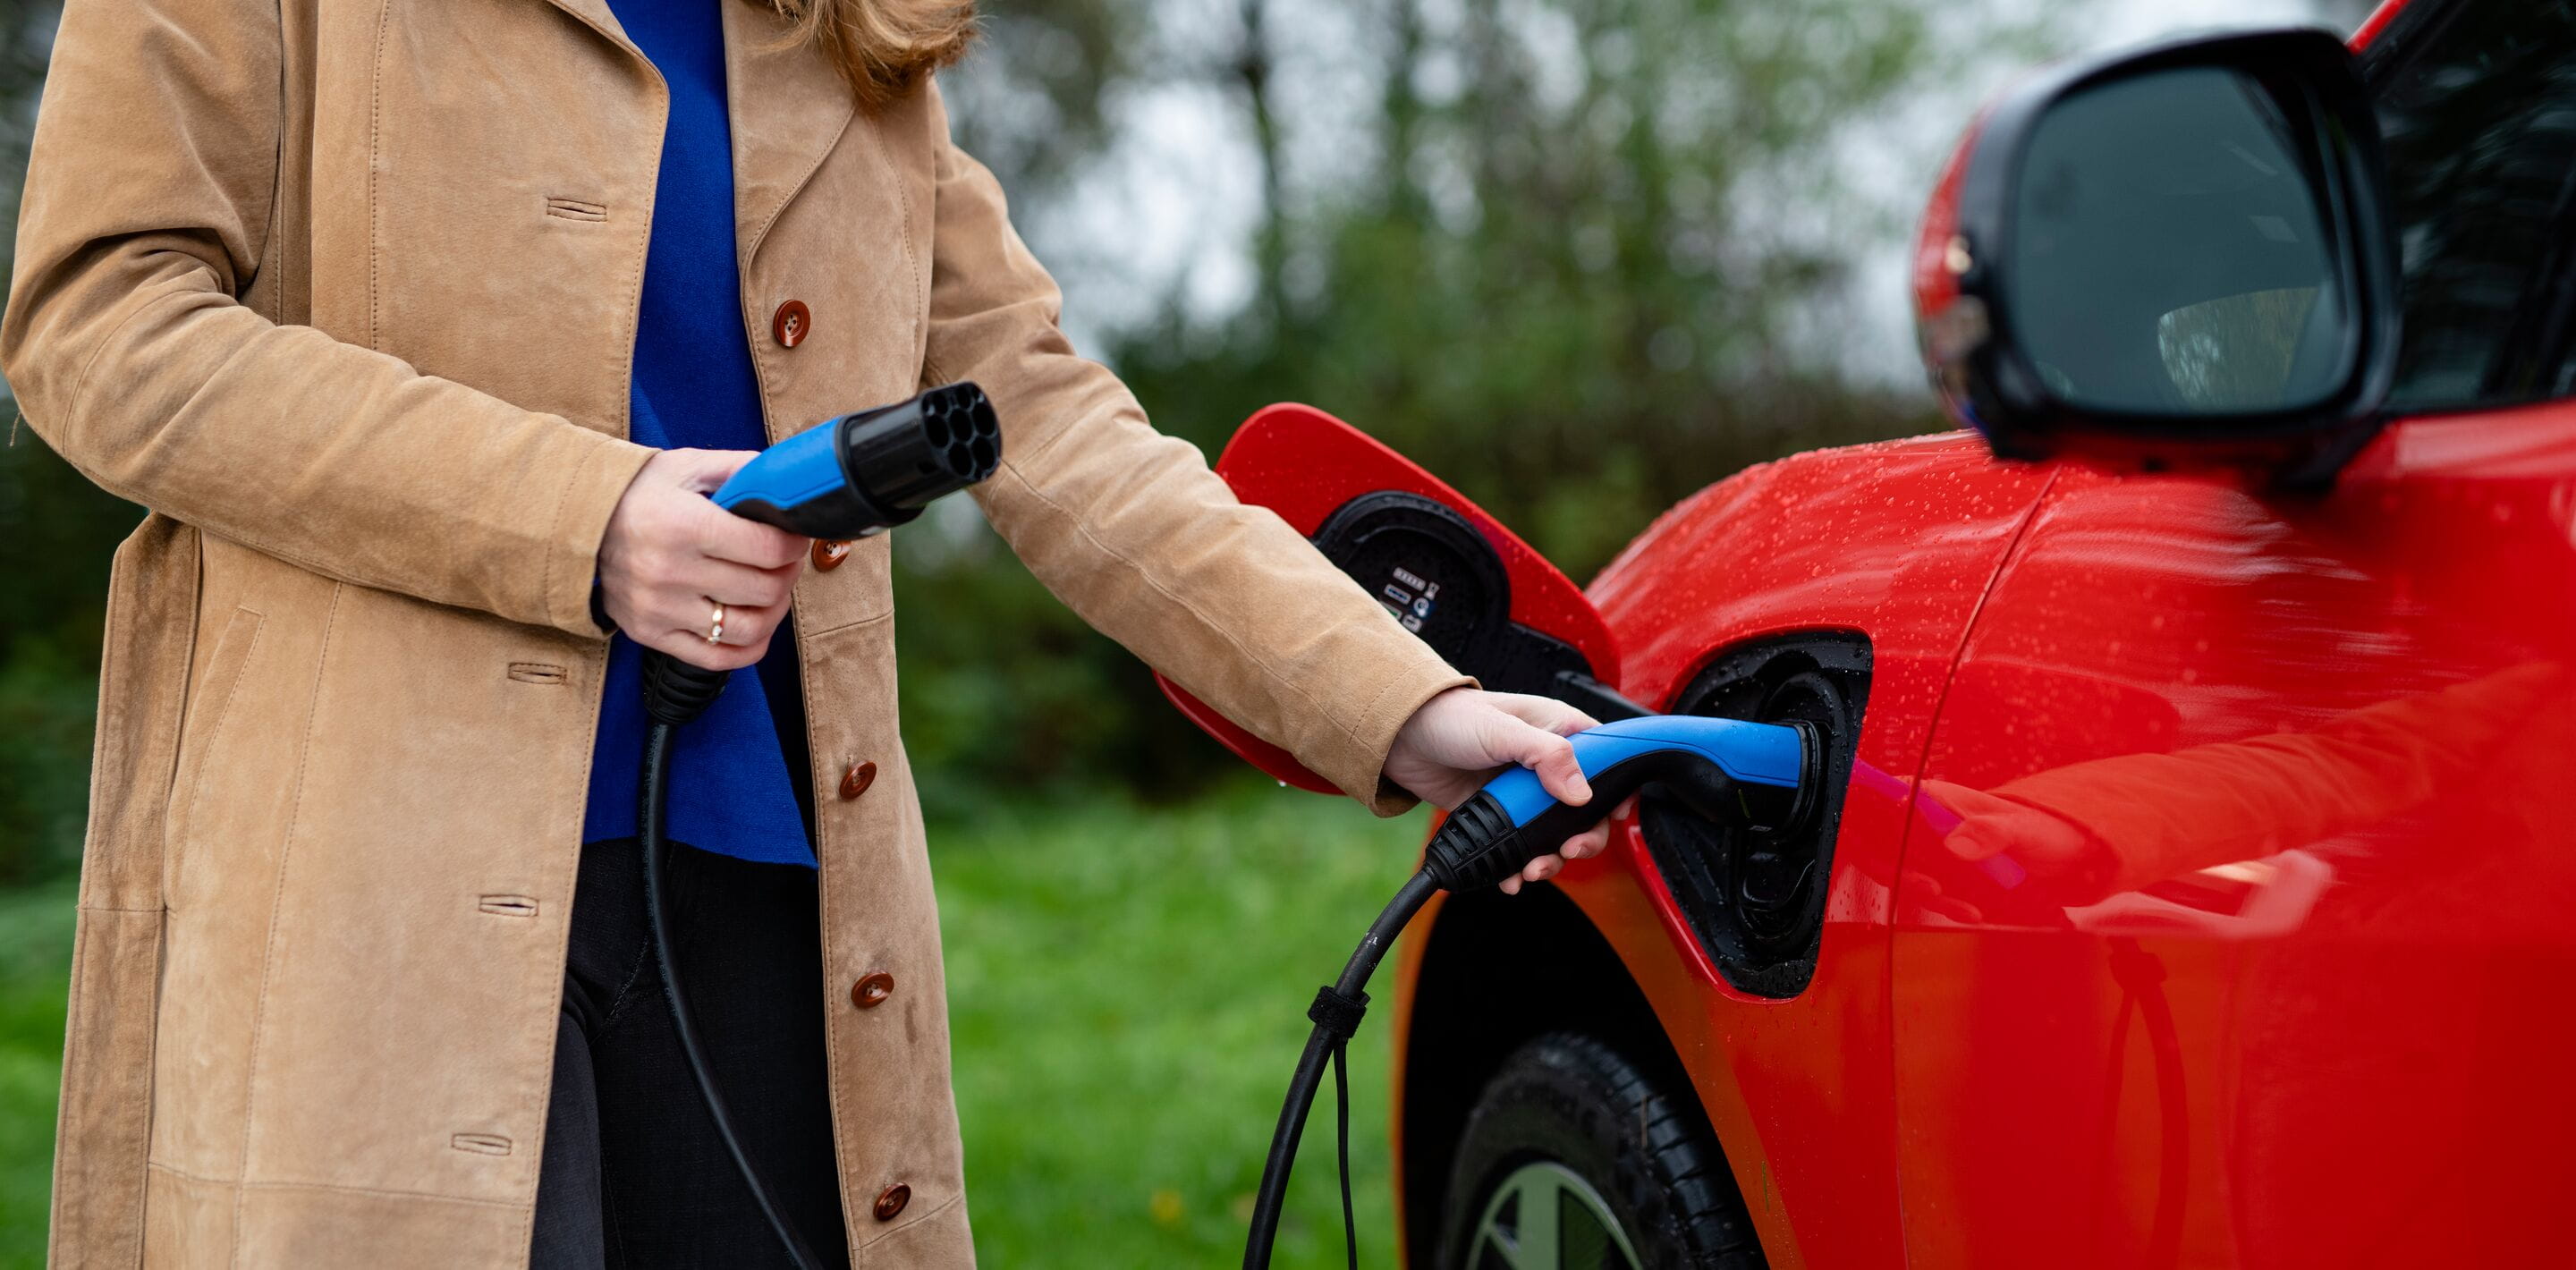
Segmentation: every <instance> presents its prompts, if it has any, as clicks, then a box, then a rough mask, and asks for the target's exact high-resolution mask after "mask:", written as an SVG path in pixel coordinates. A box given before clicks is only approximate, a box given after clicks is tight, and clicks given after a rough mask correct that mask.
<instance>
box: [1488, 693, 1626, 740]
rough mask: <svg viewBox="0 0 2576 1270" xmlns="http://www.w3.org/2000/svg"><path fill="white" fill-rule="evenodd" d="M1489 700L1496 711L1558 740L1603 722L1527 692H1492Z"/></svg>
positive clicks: (1557, 702)
mask: <svg viewBox="0 0 2576 1270" xmlns="http://www.w3.org/2000/svg"><path fill="white" fill-rule="evenodd" d="M1485 699H1486V700H1488V701H1491V702H1492V703H1493V704H1494V708H1495V709H1497V710H1500V711H1502V712H1503V713H1505V714H1508V715H1511V716H1512V717H1514V718H1516V719H1519V720H1520V721H1521V722H1523V723H1526V724H1529V725H1530V726H1532V727H1536V728H1545V729H1546V730H1548V731H1550V732H1554V733H1556V734H1557V735H1558V736H1572V735H1574V734H1575V733H1577V732H1581V731H1583V730H1585V729H1586V728H1597V727H1600V726H1601V721H1600V720H1599V719H1595V718H1593V717H1592V716H1591V715H1588V714H1585V713H1584V712H1582V711H1581V710H1577V709H1575V708H1574V707H1573V706H1570V705H1567V704H1566V703H1564V702H1562V701H1559V700H1557V699H1556V698H1554V697H1538V696H1532V695H1530V694H1528V693H1523V692H1489V693H1486V694H1485Z"/></svg>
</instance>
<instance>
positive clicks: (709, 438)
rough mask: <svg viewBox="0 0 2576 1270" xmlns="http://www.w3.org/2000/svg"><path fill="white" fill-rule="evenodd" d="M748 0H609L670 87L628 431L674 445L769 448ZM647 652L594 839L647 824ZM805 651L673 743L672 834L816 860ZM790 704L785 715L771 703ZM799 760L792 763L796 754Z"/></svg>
mask: <svg viewBox="0 0 2576 1270" xmlns="http://www.w3.org/2000/svg"><path fill="white" fill-rule="evenodd" d="M734 2H738V0H609V6H608V7H609V9H610V10H611V11H612V12H614V13H615V14H616V15H617V21H618V23H619V24H620V25H622V26H624V27H625V28H626V36H627V38H628V39H631V40H633V41H635V46H636V47H637V48H639V49H642V50H643V51H644V55H645V56H646V57H649V58H651V59H652V60H653V65H654V68H655V69H657V70H659V71H661V72H662V78H663V80H664V81H665V82H667V83H668V84H669V85H670V90H671V113H670V121H669V124H668V126H667V127H666V129H665V131H664V132H663V134H662V166H661V173H660V176H659V178H658V180H657V181H656V183H655V186H654V194H653V232H652V239H651V242H650V244H649V245H648V246H647V247H646V250H645V257H644V296H643V312H642V316H641V318H640V320H639V322H638V324H637V326H636V331H635V380H634V384H633V387H632V389H631V390H630V391H631V395H632V398H633V404H632V422H631V424H630V427H629V430H628V435H629V436H630V437H631V438H632V439H633V440H635V441H636V442H637V443H639V444H642V445H649V446H655V447H657V448H661V449H678V448H683V447H695V448H699V449H710V450H757V449H760V448H762V447H763V446H765V445H767V444H768V439H767V434H766V432H765V431H764V429H763V427H762V422H761V405H760V387H759V382H758V381H757V380H756V379H754V378H753V375H752V369H751V347H750V344H749V342H748V340H747V338H746V336H745V334H744V327H743V308H742V276H741V271H740V267H739V266H738V265H737V264H736V262H735V259H734V250H735V245H734V206H733V134H732V127H731V120H730V118H729V116H728V115H727V113H726V110H725V65H724V26H723V22H722V20H721V17H720V14H719V11H718V9H717V7H716V6H717V5H718V4H720V3H734ZM642 669H643V656H642V650H641V649H640V648H639V647H638V646H637V645H636V644H635V642H634V641H632V640H629V639H627V638H626V637H625V636H623V635H620V636H617V637H616V638H615V639H614V640H612V641H611V643H610V645H609V652H608V687H607V696H606V698H605V700H604V702H603V703H602V705H601V706H600V711H599V741H598V745H597V747H596V748H595V749H594V750H593V751H592V753H591V762H590V808H589V813H588V815H587V816H585V817H584V819H583V823H582V840H583V841H585V842H596V841H599V840H601V839H603V838H624V837H631V836H633V835H634V833H635V832H636V822H635V816H636V807H635V794H636V769H637V767H638V765H639V764H640V763H641V762H642V761H643V753H644V727H645V722H644V707H643V704H642V701H641V699H640V694H641V692H642ZM799 692H800V688H799V685H798V682H797V671H796V650H795V646H794V636H793V632H792V630H790V629H789V628H788V627H786V626H782V627H781V628H780V629H779V632H778V635H777V636H776V637H775V638H773V639H772V640H771V641H770V646H769V652H768V654H767V656H765V657H763V658H762V659H761V663H760V666H759V673H758V674H745V673H742V672H740V671H737V672H735V674H734V676H733V679H732V681H731V682H730V683H728V684H727V685H726V687H725V690H724V692H723V694H722V695H720V696H718V697H717V698H716V701H715V704H714V705H713V706H711V707H709V708H708V710H707V712H706V713H705V714H704V715H702V716H700V717H699V718H698V719H697V720H696V721H695V722H693V723H691V724H689V725H688V726H687V727H684V728H682V729H680V732H679V736H678V737H677V738H676V740H675V741H674V743H673V745H672V751H673V752H672V758H671V769H672V779H671V786H670V803H669V806H670V831H671V838H672V840H673V841H676V842H685V843H687V844H689V845H691V846H694V847H697V848H699V849H701V850H705V851H713V852H717V853H719V854H722V855H729V856H735V857H738V858H741V859H745V860H758V861H764V862H769V863H777V864H803V865H807V866H809V867H810V866H811V865H812V864H813V863H814V848H813V845H812V842H811V841H810V838H809V836H808V832H807V828H806V824H807V817H808V815H809V814H810V813H809V812H808V811H806V810H805V800H806V799H809V798H810V797H811V793H810V791H809V790H808V789H807V788H806V784H807V781H808V780H809V779H810V777H809V776H808V775H807V774H806V772H805V771H803V770H802V769H804V768H805V767H806V766H807V763H806V752H805V741H804V723H805V720H804V709H803V704H802V698H801V697H800V696H799ZM773 702H775V703H777V707H778V708H777V710H776V712H775V713H773V711H772V708H771V705H772V703H773ZM791 754H792V755H794V756H795V759H796V767H797V768H798V769H800V770H797V771H795V772H793V773H791V771H790V764H789V758H788V756H789V755H791Z"/></svg>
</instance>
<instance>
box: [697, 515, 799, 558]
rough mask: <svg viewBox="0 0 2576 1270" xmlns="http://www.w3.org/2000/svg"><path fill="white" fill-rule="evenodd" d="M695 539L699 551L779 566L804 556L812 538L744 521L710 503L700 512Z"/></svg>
mask: <svg viewBox="0 0 2576 1270" xmlns="http://www.w3.org/2000/svg"><path fill="white" fill-rule="evenodd" d="M696 519H697V523H696V525H694V526H693V527H692V528H693V531H694V532H693V541H694V542H695V543H696V545H697V549H698V552H699V554H701V555H704V556H708V557H711V558H713V559H717V560H729V561H732V562H733V563H735V564H742V565H749V566H751V567H752V568H755V569H780V568H785V567H786V566H788V565H791V564H794V563H796V562H797V561H798V560H801V559H803V558H804V557H805V553H806V551H807V550H808V549H809V548H810V547H811V546H812V540H811V539H808V538H801V537H798V536H797V535H795V534H791V533H789V532H787V531H786V530H784V529H780V528H778V527H777V526H775V525H764V524H761V523H760V522H759V521H756V520H745V519H743V518H742V517H740V516H736V515H734V514H733V513H732V512H729V511H726V510H725V509H723V508H721V507H718V506H716V505H715V504H714V503H707V504H705V505H704V508H703V509H702V510H701V511H700V512H699V513H698V515H697V518H696Z"/></svg>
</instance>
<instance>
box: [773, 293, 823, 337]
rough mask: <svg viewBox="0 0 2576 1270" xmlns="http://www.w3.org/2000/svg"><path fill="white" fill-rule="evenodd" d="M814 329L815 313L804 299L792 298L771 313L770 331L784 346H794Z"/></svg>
mask: <svg viewBox="0 0 2576 1270" xmlns="http://www.w3.org/2000/svg"><path fill="white" fill-rule="evenodd" d="M813 331H814V313H813V311H812V310H810V309H808V308H806V307H805V302H804V301H803V300H790V301H788V302H787V303H785V304H782V305H779V306H778V311H777V312H776V313H772V314H770V315H769V333H770V334H771V335H772V336H774V337H776V338H777V340H778V342H779V344H780V345H781V346H782V347H786V348H794V347H796V346H797V345H799V344H802V343H804V342H805V337H806V336H807V335H810V334H812V333H813Z"/></svg>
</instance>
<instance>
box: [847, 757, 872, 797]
mask: <svg viewBox="0 0 2576 1270" xmlns="http://www.w3.org/2000/svg"><path fill="white" fill-rule="evenodd" d="M876 783H877V765H876V764H874V763H852V764H850V770H848V771H846V772H843V773H841V797H842V798H844V799H851V798H856V797H858V796H859V795H861V794H864V793H866V792H868V786H870V785H874V784H876Z"/></svg>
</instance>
